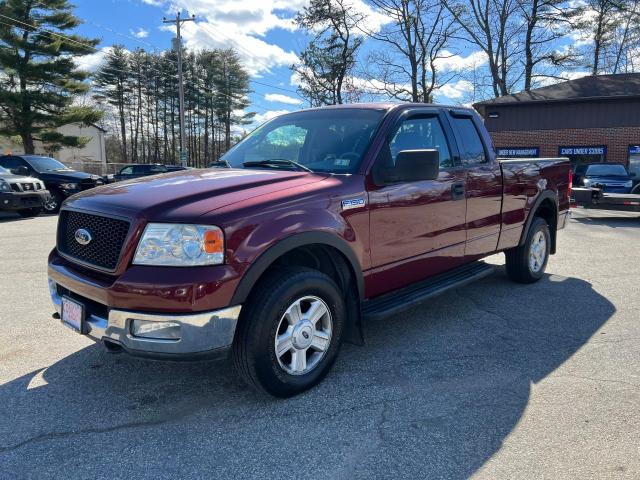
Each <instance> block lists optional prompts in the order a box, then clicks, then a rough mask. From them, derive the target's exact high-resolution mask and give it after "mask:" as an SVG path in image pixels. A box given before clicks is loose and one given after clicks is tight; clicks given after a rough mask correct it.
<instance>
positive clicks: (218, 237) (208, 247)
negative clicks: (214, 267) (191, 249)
mask: <svg viewBox="0 0 640 480" xmlns="http://www.w3.org/2000/svg"><path fill="white" fill-rule="evenodd" d="M223 249H224V240H223V236H222V231H221V230H218V229H215V230H207V231H206V232H204V251H205V253H224V252H223Z"/></svg>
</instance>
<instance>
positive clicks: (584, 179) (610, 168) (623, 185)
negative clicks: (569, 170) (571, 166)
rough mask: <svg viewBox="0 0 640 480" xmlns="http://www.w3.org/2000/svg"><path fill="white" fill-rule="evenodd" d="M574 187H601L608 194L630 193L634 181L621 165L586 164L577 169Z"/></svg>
mask: <svg viewBox="0 0 640 480" xmlns="http://www.w3.org/2000/svg"><path fill="white" fill-rule="evenodd" d="M573 185H574V186H576V187H595V186H600V187H601V188H602V191H604V192H606V193H629V192H630V191H631V188H632V187H633V181H632V180H631V177H630V176H629V172H627V169H626V168H625V166H624V165H622V164H621V163H584V164H581V165H578V166H577V167H576V170H575V173H574V176H573Z"/></svg>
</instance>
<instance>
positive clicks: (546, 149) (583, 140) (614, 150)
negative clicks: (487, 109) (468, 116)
mask: <svg viewBox="0 0 640 480" xmlns="http://www.w3.org/2000/svg"><path fill="white" fill-rule="evenodd" d="M489 133H490V134H491V138H492V139H493V143H494V147H495V148H506V147H540V156H541V157H557V156H558V147H560V146H563V147H571V146H578V147H579V146H600V145H606V146H607V162H618V163H624V164H625V165H626V164H627V161H628V159H629V145H637V144H640V126H638V127H621V128H585V129H578V128H575V129H574V128H569V129H565V130H531V131H506V132H505V131H503V132H489Z"/></svg>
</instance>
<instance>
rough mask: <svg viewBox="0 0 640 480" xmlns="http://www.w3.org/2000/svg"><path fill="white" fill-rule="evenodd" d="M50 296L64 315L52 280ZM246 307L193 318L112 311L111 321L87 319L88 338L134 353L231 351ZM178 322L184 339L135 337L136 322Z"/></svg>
mask: <svg viewBox="0 0 640 480" xmlns="http://www.w3.org/2000/svg"><path fill="white" fill-rule="evenodd" d="M49 293H50V295H51V300H52V302H53V305H54V308H55V309H56V311H57V312H58V314H60V313H61V312H60V305H61V302H62V298H61V297H60V295H59V294H58V289H57V285H56V283H55V282H54V281H53V280H51V279H49ZM241 309H242V305H235V306H232V307H227V308H223V309H220V310H213V311H209V312H198V313H192V314H172V313H169V314H158V313H142V312H130V311H127V310H119V309H109V318H103V317H97V316H95V315H89V316H88V317H87V318H86V328H87V336H89V337H91V338H92V339H93V340H96V341H101V340H105V339H108V340H112V341H114V342H116V343H118V344H119V345H121V346H122V347H124V348H125V349H126V350H130V351H131V353H136V352H139V353H142V354H161V355H166V354H176V355H184V354H196V353H204V352H208V351H212V350H216V349H221V348H225V347H229V346H230V345H231V344H232V343H233V336H234V334H235V330H236V325H237V323H238V318H239V317H240V310H241ZM134 319H135V320H147V321H156V322H176V323H178V324H180V338H179V339H177V340H165V339H154V338H142V337H137V336H133V335H132V334H131V322H132V321H133V320H134Z"/></svg>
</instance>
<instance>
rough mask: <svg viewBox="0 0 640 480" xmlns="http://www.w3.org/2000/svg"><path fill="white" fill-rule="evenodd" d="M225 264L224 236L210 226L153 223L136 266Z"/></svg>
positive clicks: (138, 252)
mask: <svg viewBox="0 0 640 480" xmlns="http://www.w3.org/2000/svg"><path fill="white" fill-rule="evenodd" d="M223 262H224V234H223V233H222V230H221V229H219V228H218V227H214V226H211V225H182V224H175V223H150V224H148V225H147V227H146V228H145V230H144V233H143V234H142V238H141V239H140V242H139V243H138V248H137V249H136V254H135V257H134V259H133V263H134V264H137V265H164V266H173V267H191V266H196V265H218V264H221V263H223Z"/></svg>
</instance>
